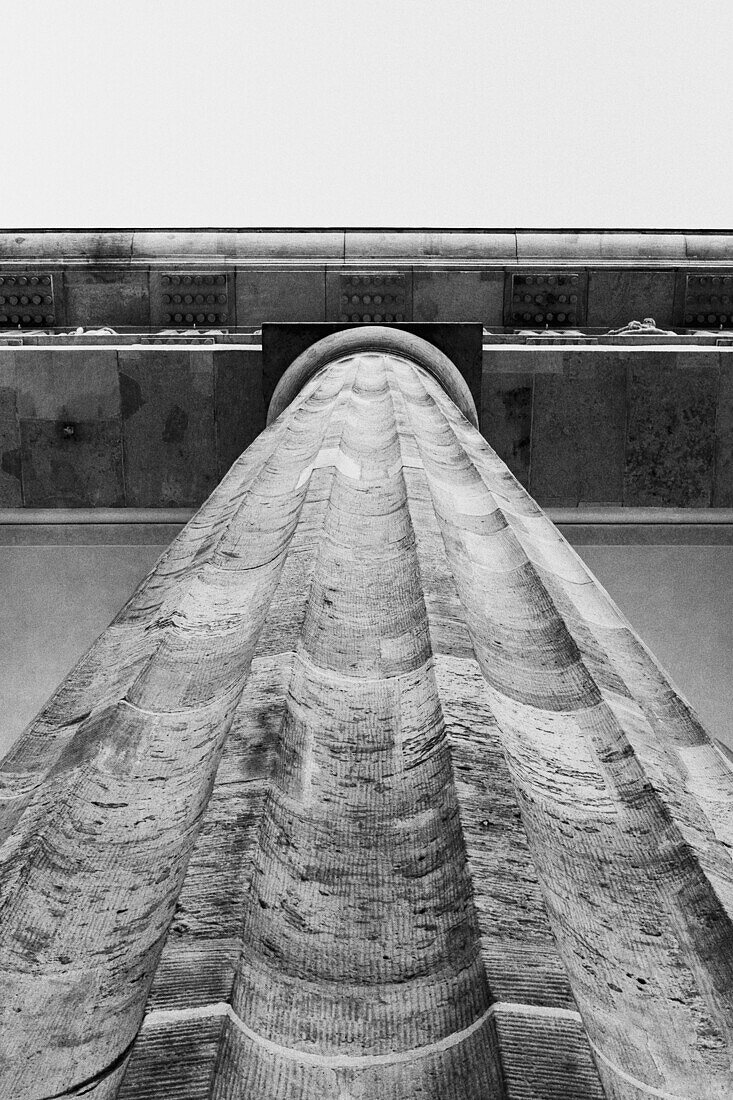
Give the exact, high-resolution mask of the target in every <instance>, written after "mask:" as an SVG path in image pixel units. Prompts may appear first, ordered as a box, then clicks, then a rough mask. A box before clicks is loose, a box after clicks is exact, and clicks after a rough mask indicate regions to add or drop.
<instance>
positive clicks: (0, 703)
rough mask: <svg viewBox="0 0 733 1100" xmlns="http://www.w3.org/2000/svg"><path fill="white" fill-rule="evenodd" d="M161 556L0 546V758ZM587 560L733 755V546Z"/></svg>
mask: <svg viewBox="0 0 733 1100" xmlns="http://www.w3.org/2000/svg"><path fill="white" fill-rule="evenodd" d="M129 531H130V529H129V528H128V531H127V532H126V534H128V533H129ZM133 531H134V529H133ZM171 534H172V532H171ZM128 537H129V534H128ZM135 537H138V538H142V537H143V532H141V531H139V529H138V533H137V534H136V535H135ZM156 537H160V535H159V533H158V534H156ZM162 549H163V546H162V545H156V544H147V545H141V544H139V543H137V544H134V545H119V544H117V545H49V544H40V545H39V544H37V545H27V544H25V545H14V546H9V545H3V546H0V638H1V639H2V641H1V642H0V716H1V717H0V755H3V754H4V753H5V752H6V751H7V750H8V748H9V747H10V746H11V744H12V743H13V742H14V741H15V740H16V738H17V737H18V735H19V734H20V732H21V730H22V729H23V727H24V726H25V725H26V723H27V722H29V721H30V720H31V718H33V716H34V715H35V713H36V712H37V711H38V709H39V708H40V707H41V706H42V705H43V703H44V702H45V700H46V699H47V698H48V696H49V695H50V694H51V693H52V692H53V691H54V689H55V688H56V686H57V685H58V684H59V682H60V681H61V680H62V679H63V677H64V676H65V675H66V673H67V672H68V671H69V670H70V669H71V667H72V666H73V665H74V663H75V662H76V661H77V660H78V659H79V657H80V656H81V655H82V654H83V653H84V652H85V650H86V649H87V648H88V646H89V645H90V644H91V643H92V642H93V641H94V639H95V638H96V637H97V636H98V635H99V634H100V633H101V632H102V631H103V630H104V628H105V627H106V626H107V624H108V623H109V621H110V620H111V619H112V617H113V616H114V615H115V614H116V612H117V611H118V610H119V608H120V607H121V606H122V604H123V603H124V602H125V600H126V599H127V598H128V596H129V595H130V594H131V593H132V591H133V589H134V588H135V586H136V584H137V583H138V581H140V580H141V579H142V578H143V577H144V576H145V574H146V573H147V572H148V570H149V569H150V568H151V566H152V565H153V563H154V562H155V560H156V558H157V557H158V555H159V554H160V553H161V552H162ZM578 551H579V553H581V555H582V557H583V558H584V559H585V561H586V562H587V563H588V565H589V566H590V568H591V569H592V570H593V571H594V573H595V575H596V576H597V577H598V579H599V580H600V582H601V583H602V584H603V585H604V587H605V588H606V589H607V591H608V592H609V593H610V595H611V596H612V597H613V599H614V600H616V602H617V603H618V604H619V606H620V608H621V610H622V611H623V612H624V613H625V614H626V615H627V617H628V618H629V620H630V621H631V623H632V625H633V626H634V627H635V628H636V630H637V631H638V633H639V634H640V635H641V637H642V639H643V640H644V641H645V642H646V643H647V644H648V645H649V647H650V648H651V650H652V652H653V653H654V654H655V655H656V657H657V658H658V660H659V661H660V662H661V664H662V665H663V666H664V668H665V669H666V670H667V672H668V673H669V674H670V676H671V677H672V680H673V681H674V683H675V685H676V687H677V688H678V689H679V690H680V691H681V692H682V694H683V695H685V696H686V697H687V699H688V701H689V702H690V703H692V705H693V706H694V707H695V708H696V710H697V712H698V714H699V716H700V717H701V719H702V721H703V723H704V724H705V725H706V727H707V729H708V731H709V732H710V733H711V734H712V735H713V736H715V737H718V738H720V739H721V740H722V741H724V742H726V743H727V744H728V745H730V746H731V748H733V721H732V720H731V702H732V700H733V546H729V545H728V546H727V545H717V546H710V545H685V546H680V545H603V546H601V545H583V546H579V547H578Z"/></svg>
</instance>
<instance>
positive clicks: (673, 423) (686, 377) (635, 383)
mask: <svg viewBox="0 0 733 1100" xmlns="http://www.w3.org/2000/svg"><path fill="white" fill-rule="evenodd" d="M719 374H720V368H719V356H718V353H717V352H711V353H710V354H703V353H700V354H697V355H694V356H693V355H685V356H683V355H676V354H673V353H670V352H656V353H655V352H646V353H645V354H644V355H643V356H641V355H634V356H630V357H629V367H628V404H629V407H628V426H627V436H626V472H625V477H624V504H627V505H655V506H656V505H678V506H680V507H690V508H704V507H708V506H709V505H710V503H711V499H712V492H713V464H714V457H715V413H716V404H717V393H718V383H719Z"/></svg>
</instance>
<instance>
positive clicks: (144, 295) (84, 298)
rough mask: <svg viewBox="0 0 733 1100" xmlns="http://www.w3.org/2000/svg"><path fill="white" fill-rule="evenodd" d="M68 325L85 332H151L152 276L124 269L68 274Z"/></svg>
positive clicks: (70, 271) (83, 271) (72, 270)
mask: <svg viewBox="0 0 733 1100" xmlns="http://www.w3.org/2000/svg"><path fill="white" fill-rule="evenodd" d="M65 283H66V323H67V325H80V326H82V327H84V328H89V327H94V326H97V325H100V326H101V325H109V326H110V327H111V328H133V329H135V328H137V329H140V328H147V327H148V326H149V324H150V300H149V293H148V272H147V270H143V271H139V270H137V271H128V270H120V269H117V270H116V269H114V268H113V269H111V270H103V269H101V268H98V269H96V270H94V271H89V270H86V269H84V270H75V269H73V268H71V269H69V270H67V272H66V276H65Z"/></svg>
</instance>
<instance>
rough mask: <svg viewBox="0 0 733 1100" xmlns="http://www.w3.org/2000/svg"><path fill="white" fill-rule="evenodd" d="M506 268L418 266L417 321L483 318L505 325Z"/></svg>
mask: <svg viewBox="0 0 733 1100" xmlns="http://www.w3.org/2000/svg"><path fill="white" fill-rule="evenodd" d="M503 304H504V272H503V271H461V270H458V269H455V268H451V269H448V270H446V271H431V270H429V269H421V268H418V269H416V270H415V271H414V273H413V280H412V312H413V319H414V320H416V321H481V323H482V324H484V325H501V323H502V310H503Z"/></svg>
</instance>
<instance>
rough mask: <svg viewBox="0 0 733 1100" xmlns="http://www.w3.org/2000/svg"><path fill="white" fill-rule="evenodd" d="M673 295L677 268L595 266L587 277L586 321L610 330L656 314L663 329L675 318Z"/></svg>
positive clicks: (656, 318) (655, 316) (655, 318)
mask: <svg viewBox="0 0 733 1100" xmlns="http://www.w3.org/2000/svg"><path fill="white" fill-rule="evenodd" d="M674 295H675V272H674V271H632V270H628V269H627V270H622V271H612V270H609V269H607V268H605V269H604V268H596V269H595V270H594V271H591V273H590V275H589V280H588V313H587V322H586V323H587V324H588V325H589V326H592V327H599V328H605V329H611V328H620V327H621V326H622V325H624V324H626V322H627V321H642V320H643V319H644V318H645V317H653V318H654V320H655V321H656V322H657V324H658V325H659V326H660V327H661V328H664V327H666V326H668V325H671V324H672V323H673V320H674Z"/></svg>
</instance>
